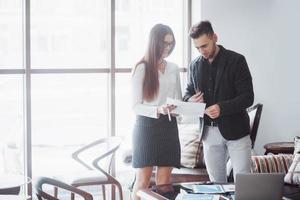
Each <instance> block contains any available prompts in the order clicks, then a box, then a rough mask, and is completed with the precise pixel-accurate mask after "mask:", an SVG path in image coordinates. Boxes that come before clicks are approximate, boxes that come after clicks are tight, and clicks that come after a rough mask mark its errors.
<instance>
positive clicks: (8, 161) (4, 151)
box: [0, 75, 25, 181]
mask: <svg viewBox="0 0 300 200" xmlns="http://www.w3.org/2000/svg"><path fill="white" fill-rule="evenodd" d="M0 91H1V93H0V110H1V112H0V121H1V123H0V175H1V174H25V172H24V149H25V148H24V130H23V129H24V123H23V122H24V115H23V76H22V75H0ZM0 181H1V180H0Z"/></svg>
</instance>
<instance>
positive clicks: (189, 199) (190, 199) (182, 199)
mask: <svg viewBox="0 0 300 200" xmlns="http://www.w3.org/2000/svg"><path fill="white" fill-rule="evenodd" d="M219 199H220V195H216V194H181V193H180V194H178V196H177V197H176V199H175V200H219Z"/></svg>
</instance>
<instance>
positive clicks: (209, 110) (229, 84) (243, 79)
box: [183, 21, 254, 182]
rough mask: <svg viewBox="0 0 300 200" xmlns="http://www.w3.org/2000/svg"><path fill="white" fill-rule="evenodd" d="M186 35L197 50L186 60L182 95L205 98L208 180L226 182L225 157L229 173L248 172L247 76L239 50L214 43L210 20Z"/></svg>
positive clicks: (251, 97)
mask: <svg viewBox="0 0 300 200" xmlns="http://www.w3.org/2000/svg"><path fill="white" fill-rule="evenodd" d="M189 35H190V37H191V38H192V40H193V43H194V46H195V48H196V49H197V50H198V51H199V53H200V54H201V55H200V56H199V57H197V58H196V59H195V60H193V61H192V62H191V64H190V66H189V78H188V84H187V88H186V92H185V95H184V98H183V99H184V101H190V102H204V103H206V109H205V116H204V119H200V123H201V124H204V127H203V133H202V140H203V148H204V159H205V163H206V167H207V171H208V174H209V178H210V180H211V181H212V182H226V181H227V176H226V162H227V159H228V156H229V157H230V159H231V162H232V166H233V171H234V176H235V174H236V173H247V172H250V164H251V162H250V161H251V160H250V159H251V157H250V156H251V140H250V136H249V133H250V125H249V117H248V114H247V112H246V108H248V107H249V106H251V105H252V104H253V100H254V93H253V85H252V77H251V74H250V71H249V68H248V65H247V62H246V59H245V57H244V56H243V55H241V54H239V53H236V52H234V51H231V50H228V49H225V48H224V47H223V46H221V45H217V41H218V37H217V35H216V34H215V33H214V30H213V28H212V25H211V23H210V22H209V21H201V22H200V23H198V24H195V25H194V26H192V27H191V29H190V33H189Z"/></svg>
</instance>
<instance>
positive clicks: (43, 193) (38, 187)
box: [35, 177, 93, 200]
mask: <svg viewBox="0 0 300 200" xmlns="http://www.w3.org/2000/svg"><path fill="white" fill-rule="evenodd" d="M43 185H49V186H54V187H56V188H60V189H63V190H65V191H68V192H70V193H72V194H73V195H74V194H77V195H79V196H81V197H82V198H83V199H84V200H93V196H92V195H91V194H89V193H87V192H85V191H83V190H80V189H78V188H76V187H73V186H71V185H68V184H66V183H63V182H61V181H58V180H55V179H52V178H48V177H39V178H37V180H36V182H35V191H36V196H37V198H38V199H39V200H43V199H46V200H59V199H58V198H57V196H56V197H55V196H54V195H51V194H50V193H49V192H47V190H46V189H43Z"/></svg>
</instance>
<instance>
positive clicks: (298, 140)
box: [294, 136, 300, 155]
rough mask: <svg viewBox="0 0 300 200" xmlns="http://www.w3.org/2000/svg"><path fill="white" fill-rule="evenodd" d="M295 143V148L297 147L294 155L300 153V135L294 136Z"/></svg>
mask: <svg viewBox="0 0 300 200" xmlns="http://www.w3.org/2000/svg"><path fill="white" fill-rule="evenodd" d="M294 144H295V146H294V148H295V150H294V155H295V154H297V153H300V136H296V137H295V138H294Z"/></svg>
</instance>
